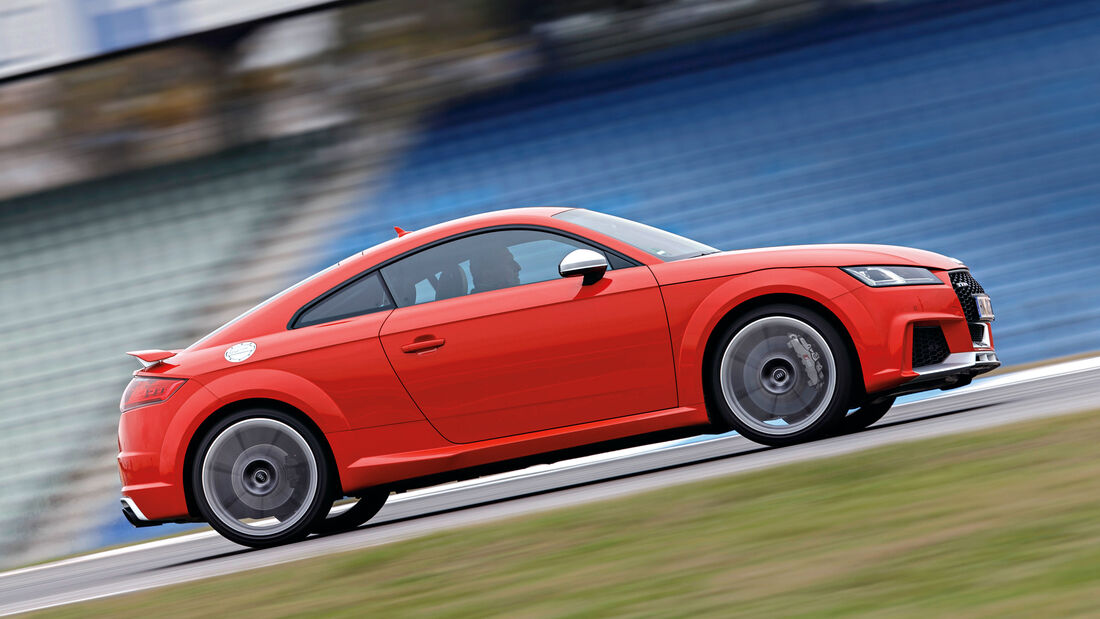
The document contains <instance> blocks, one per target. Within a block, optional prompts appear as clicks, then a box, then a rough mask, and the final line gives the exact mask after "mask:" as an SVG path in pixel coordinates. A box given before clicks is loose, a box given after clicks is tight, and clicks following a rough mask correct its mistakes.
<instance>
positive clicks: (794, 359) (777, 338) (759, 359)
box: [719, 316, 836, 436]
mask: <svg viewBox="0 0 1100 619" xmlns="http://www.w3.org/2000/svg"><path fill="white" fill-rule="evenodd" d="M719 377H720V380H721V386H722V395H723V397H724V398H725V400H726V404H727V405H728V406H729V408H730V410H731V411H732V412H733V414H734V415H735V416H736V417H737V419H738V420H739V421H741V422H742V423H744V424H745V425H747V426H748V427H750V428H752V429H753V430H756V431H757V432H760V433H762V434H768V435H772V436H783V435H787V434H793V433H795V432H798V431H800V430H802V429H804V428H806V427H808V426H810V425H813V423H814V422H816V421H817V420H818V419H820V418H821V416H822V415H823V414H825V412H826V411H827V410H828V408H829V403H830V401H831V400H832V397H833V392H834V391H835V390H836V363H835V361H834V360H833V353H832V350H831V349H830V348H829V345H828V344H827V343H826V342H825V338H824V337H822V335H821V334H820V333H818V332H817V330H816V329H814V328H813V327H812V326H810V325H809V324H807V323H805V322H803V321H801V320H799V319H797V318H792V317H790V316H765V317H764V318H760V319H758V320H755V321H753V322H751V323H749V324H747V325H745V326H744V327H743V328H742V329H741V330H740V331H738V332H737V334H736V335H734V336H733V339H731V340H730V343H729V345H727V346H726V350H725V351H724V352H723V353H722V364H721V366H720V368H719Z"/></svg>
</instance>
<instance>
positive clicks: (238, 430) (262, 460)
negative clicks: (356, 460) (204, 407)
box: [202, 417, 319, 536]
mask: <svg viewBox="0 0 1100 619" xmlns="http://www.w3.org/2000/svg"><path fill="white" fill-rule="evenodd" d="M317 471H318V466H317V459H316V456H315V455H314V453H313V450H312V449H310V447H309V443H308V442H306V439H305V438H304V437H303V436H302V435H301V434H300V433H299V432H298V431H297V430H295V429H294V428H291V427H290V426H288V425H286V424H285V423H282V422H281V421H276V420H274V419H268V418H263V417H260V418H253V419H244V420H242V421H238V422H237V423H235V424H233V425H231V426H229V427H228V428H226V429H225V430H223V431H222V432H221V434H219V435H218V436H217V437H216V438H215V439H214V441H213V442H212V443H211V444H210V448H209V449H207V450H206V456H205V457H204V458H203V463H202V489H203V493H204V495H205V496H206V501H207V503H209V505H210V509H211V510H212V511H213V513H214V515H215V516H216V517H217V518H218V520H219V521H220V522H221V523H222V524H224V525H225V526H227V527H229V528H231V529H233V530H234V531H238V532H240V533H243V534H245V535H252V536H256V535H259V536H270V535H277V534H279V533H282V532H283V531H286V530H287V529H289V528H290V527H292V526H294V525H296V524H297V523H298V522H300V521H301V519H302V517H303V516H304V515H305V514H306V513H307V512H308V511H309V508H310V505H311V504H312V503H313V499H314V496H315V495H316V493H317V492H318V487H319V480H318V474H317Z"/></svg>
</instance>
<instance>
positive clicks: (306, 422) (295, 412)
mask: <svg viewBox="0 0 1100 619" xmlns="http://www.w3.org/2000/svg"><path fill="white" fill-rule="evenodd" d="M249 409H269V410H276V411H279V412H281V413H284V414H286V415H289V416H291V417H293V418H294V419H295V420H297V421H298V422H300V423H301V424H302V425H303V426H305V428H306V429H307V430H309V432H311V433H312V434H313V436H314V438H316V439H317V442H318V443H319V444H320V445H321V449H322V451H324V458H325V463H326V465H327V466H328V470H329V473H330V474H331V475H333V476H334V479H333V482H332V487H333V488H335V489H337V491H338V492H343V490H342V489H343V485H342V484H341V482H340V469H339V467H337V465H336V457H335V455H334V453H333V451H332V445H330V444H329V442H328V438H326V437H325V433H324V432H322V431H321V428H320V426H318V425H317V422H316V421H314V420H313V418H312V417H310V416H309V415H308V414H306V413H305V412H304V411H302V410H301V409H299V408H297V407H295V406H292V405H291V404H288V403H286V402H283V401H282V400H276V399H273V398H245V399H241V400H236V401H234V402H230V403H228V404H225V405H222V406H221V407H220V408H218V409H217V410H215V411H214V412H212V413H210V414H209V415H207V416H206V418H205V419H203V421H202V423H200V424H199V426H198V427H197V428H196V429H195V431H194V432H192V433H191V437H190V438H189V439H188V441H187V449H186V451H185V453H184V457H183V470H182V471H181V473H182V475H181V477H182V478H183V480H182V481H183V494H184V499H185V500H186V502H187V513H188V514H189V515H190V516H192V517H197V516H198V515H199V510H198V507H197V505H196V503H195V489H194V488H193V487H192V483H191V468H192V467H193V466H194V465H195V458H197V457H198V450H199V445H200V444H201V443H202V441H203V439H204V438H205V437H206V435H207V433H209V432H210V429H211V428H213V427H214V426H215V425H217V423H218V422H219V421H221V420H222V419H225V418H226V417H227V416H229V415H232V414H234V413H237V412H240V411H244V410H249Z"/></svg>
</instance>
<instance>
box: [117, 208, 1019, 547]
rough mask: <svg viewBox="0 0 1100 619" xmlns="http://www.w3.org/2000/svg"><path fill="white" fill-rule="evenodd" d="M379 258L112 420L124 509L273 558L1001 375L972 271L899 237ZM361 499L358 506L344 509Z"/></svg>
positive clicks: (458, 251)
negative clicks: (399, 521)
mask: <svg viewBox="0 0 1100 619" xmlns="http://www.w3.org/2000/svg"><path fill="white" fill-rule="evenodd" d="M398 232H399V236H398V237H396V238H393V239H391V240H388V241H386V242H384V243H381V244H379V245H376V246H374V247H371V248H369V249H367V250H365V251H363V252H361V253H359V254H356V255H354V256H351V257H349V258H347V259H346V260H343V261H341V262H339V263H338V264H335V265H333V266H331V267H329V268H328V269H325V270H324V271H321V272H320V273H317V274H316V275H314V276H312V277H310V278H308V279H306V280H304V281H302V282H300V283H298V284H296V285H294V286H292V287H290V288H288V289H287V290H285V291H283V292H281V293H279V294H277V295H275V296H274V297H272V298H271V299H268V300H267V301H265V302H264V303H261V304H260V305H258V306H257V307H255V308H253V309H252V310H249V311H248V312H246V313H245V314H243V315H242V316H240V317H238V318H236V319H234V320H233V321H231V322H229V323H228V324H226V325H224V326H222V327H221V328H219V329H218V330H216V331H214V332H213V333H211V334H210V335H208V336H206V337H204V338H203V339H201V340H199V341H198V342H196V343H195V344H193V345H191V346H190V347H188V348H187V349H185V350H178V351H166V350H146V351H137V352H131V353H129V354H131V355H133V356H135V357H137V358H138V359H139V360H140V361H141V362H142V364H143V366H144V367H143V369H141V370H139V371H137V372H135V373H134V378H133V380H132V381H131V382H130V384H129V386H128V387H127V389H126V391H125V393H124V395H123V398H122V403H121V409H122V415H121V420H120V422H119V455H118V462H119V469H120V473H121V477H122V481H123V488H122V495H123V497H122V503H123V512H124V514H125V515H126V517H127V518H128V519H129V520H130V522H131V523H133V524H135V525H136V526H147V525H151V524H159V523H162V522H179V521H206V522H208V523H210V525H211V526H212V527H213V528H214V529H215V530H217V531H218V532H219V533H221V534H222V535H224V536H225V537H227V538H229V539H230V540H233V541H235V542H238V543H241V544H245V545H249V546H270V545H275V544H280V543H286V542H290V541H294V540H298V539H301V538H303V537H305V536H306V535H308V534H310V533H323V532H333V531H340V530H346V529H351V528H354V527H356V526H358V525H360V524H362V523H364V522H366V521H367V520H368V519H369V518H371V517H372V516H373V515H374V514H375V513H376V512H377V511H378V510H379V509H380V508H381V507H382V505H383V503H384V502H385V500H386V498H387V497H388V496H389V495H390V494H391V493H393V492H401V491H405V490H410V489H414V488H418V487H423V486H427V485H432V484H436V483H440V482H445V481H452V480H458V479H466V478H472V477H476V476H479V475H483V474H487V473H491V472H498V471H503V470H509V469H515V468H519V467H523V466H528V465H530V464H532V463H537V462H550V461H554V460H558V459H562V458H566V457H574V456H577V455H583V454H586V453H594V452H598V451H604V450H608V449H612V448H618V447H622V446H627V445H632V444H641V443H645V442H653V441H657V440H667V439H669V438H673V437H678V436H679V437H683V436H691V435H698V434H705V433H719V432H727V431H730V430H736V431H737V432H739V433H740V434H742V435H743V436H745V437H747V438H749V439H752V440H754V441H757V442H760V443H763V444H766V445H775V446H780V445H788V444H792V443H797V442H801V441H807V440H812V439H815V438H820V437H825V436H830V435H835V434H838V433H843V432H851V431H856V430H860V429H862V428H865V427H867V426H869V425H870V424H872V423H874V422H876V421H878V420H879V419H880V418H881V417H882V416H883V415H884V414H885V413H886V412H887V410H888V409H889V408H890V406H891V405H892V404H893V402H894V398H895V397H897V396H898V395H900V394H905V393H913V392H918V391H924V390H930V389H948V388H953V387H958V386H962V385H965V384H967V383H969V382H970V380H971V379H972V378H973V377H974V376H976V375H978V374H981V373H983V372H987V371H989V370H992V369H994V368H995V367H997V366H998V365H999V364H1000V363H999V360H998V359H997V355H996V352H995V350H994V347H993V338H992V331H991V328H990V323H991V322H992V320H993V318H994V316H993V311H992V306H991V304H990V301H989V297H988V296H987V295H986V294H985V292H984V291H983V290H982V288H981V286H980V285H979V284H978V282H977V281H976V280H975V279H974V278H973V277H972V276H971V275H970V272H969V271H968V270H967V268H966V267H965V266H964V265H963V264H962V263H960V262H959V261H957V260H955V259H952V258H948V257H945V256H941V255H939V254H935V253H931V252H927V251H922V250H918V249H910V248H905V247H893V246H882V245H808V246H793V247H775V248H765V249H750V250H741V251H719V250H717V249H715V248H713V247H709V246H707V245H704V244H702V243H698V242H695V241H692V240H690V239H687V238H684V237H681V236H677V235H675V234H671V233H669V232H665V231H662V230H659V229H657V228H652V227H649V226H645V225H643V224H639V223H636V222H633V221H629V220H626V219H621V218H618V217H613V216H610V215H606V214H602V213H597V212H593V211H588V210H583V209H569V208H551V207H539V208H524V209H513V210H506V211H499V212H494V213H488V214H483V215H476V216H473V217H466V218H463V219H458V220H454V221H450V222H446V223H443V224H439V225H436V226H432V227H429V228H425V229H422V230H417V231H414V232H408V233H406V232H404V231H401V230H400V229H398ZM344 497H355V498H358V499H359V500H358V502H356V503H355V504H354V505H353V506H352V507H350V508H349V509H346V510H345V511H342V512H340V511H339V510H334V509H332V507H333V503H334V502H335V501H338V500H341V499H343V498H344Z"/></svg>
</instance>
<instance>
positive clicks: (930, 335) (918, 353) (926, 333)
mask: <svg viewBox="0 0 1100 619" xmlns="http://www.w3.org/2000/svg"><path fill="white" fill-rule="evenodd" d="M949 354H951V349H949V348H948V347H947V339H946V338H944V336H943V329H941V328H939V327H914V328H913V368H914V369H916V368H919V367H924V366H926V365H935V364H937V363H941V362H943V360H944V359H946V358H947V355H949Z"/></svg>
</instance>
